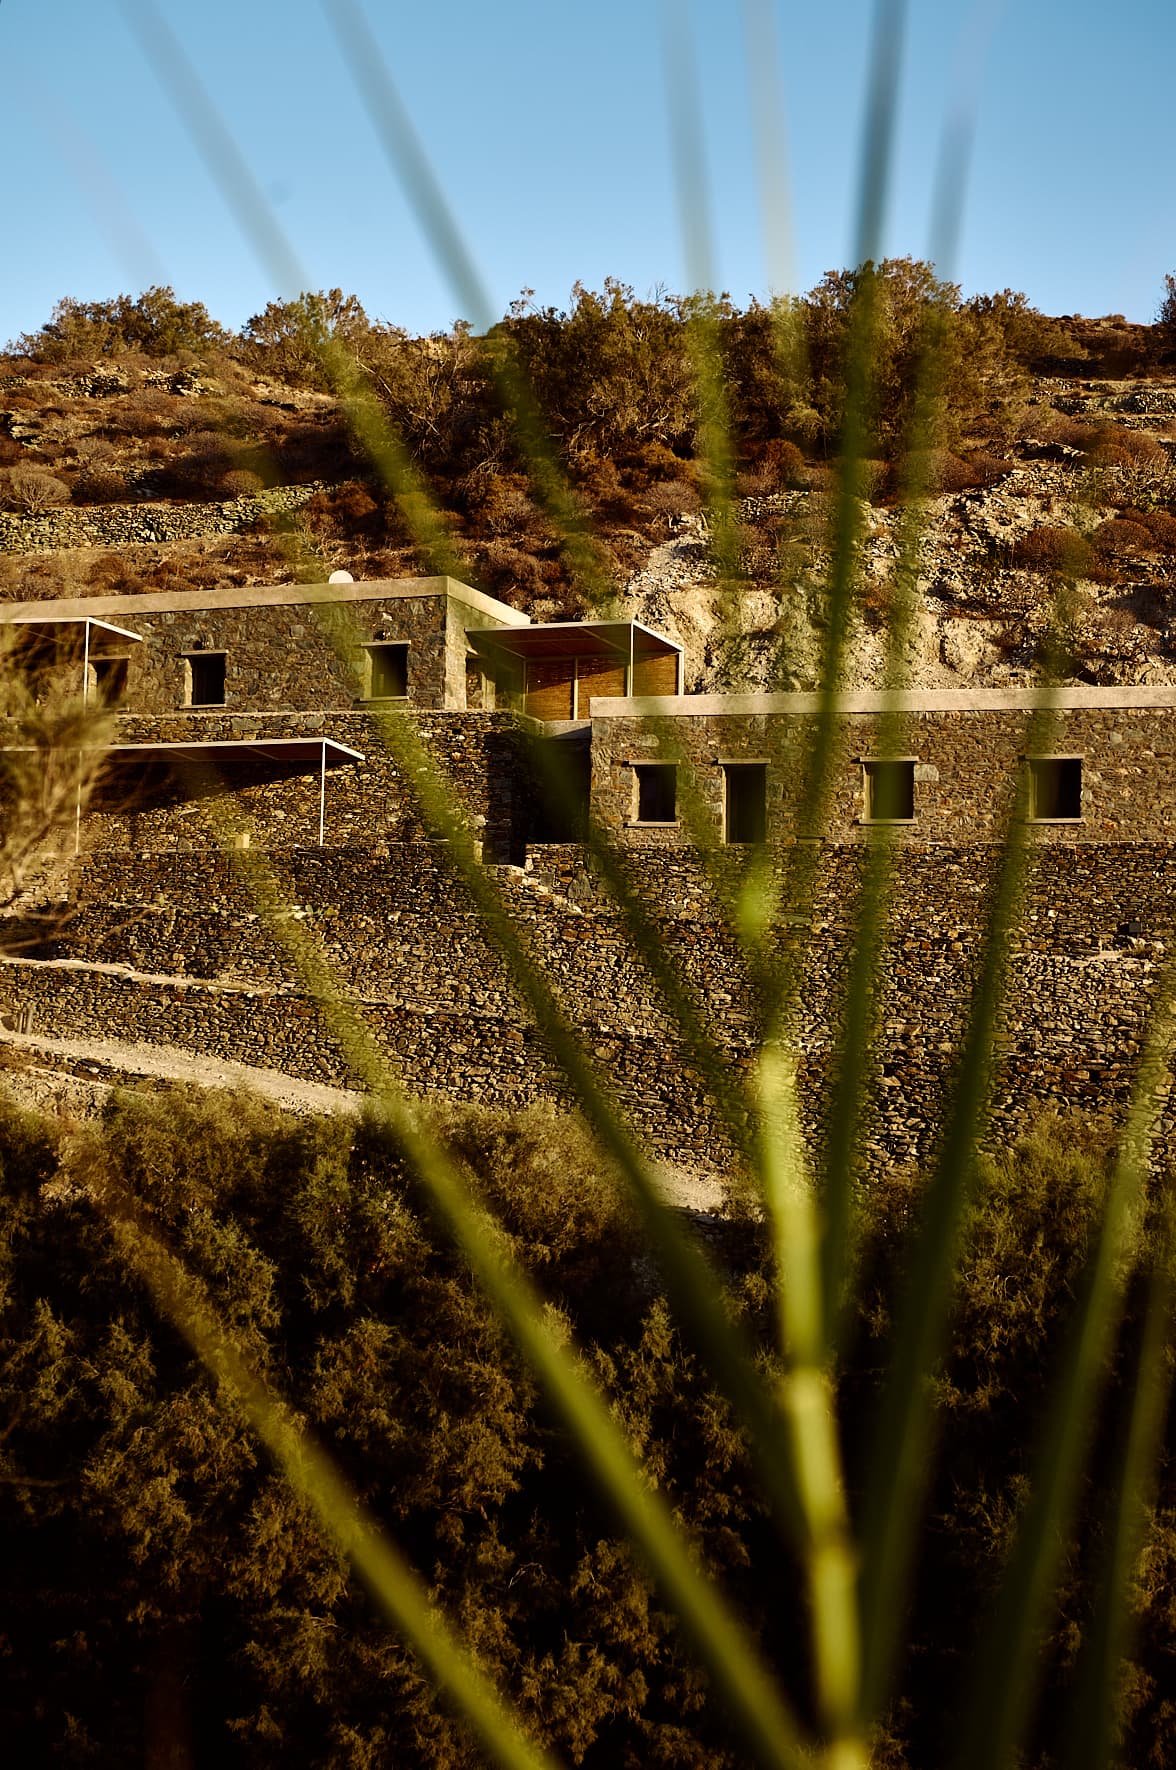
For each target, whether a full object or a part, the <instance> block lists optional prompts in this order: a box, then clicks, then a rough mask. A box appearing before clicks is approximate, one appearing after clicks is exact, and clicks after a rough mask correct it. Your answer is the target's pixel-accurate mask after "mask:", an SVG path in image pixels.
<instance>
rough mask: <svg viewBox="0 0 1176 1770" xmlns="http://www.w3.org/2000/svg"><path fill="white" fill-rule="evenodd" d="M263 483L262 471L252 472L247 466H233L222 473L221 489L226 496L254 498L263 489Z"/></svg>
mask: <svg viewBox="0 0 1176 1770" xmlns="http://www.w3.org/2000/svg"><path fill="white" fill-rule="evenodd" d="M263 483H264V482H263V480H262V477H261V475H260V473H250V471H249V469H248V468H247V467H231V468H230V469H229V471H228V472H227V473H225V474H222V476H221V482H220V489H221V491H222V492H223V493H224V495H225V497H226V498H252V497H254V496H256V494H257V493H258V492H260V491H261V489H262V485H263Z"/></svg>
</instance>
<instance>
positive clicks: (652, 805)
mask: <svg viewBox="0 0 1176 1770" xmlns="http://www.w3.org/2000/svg"><path fill="white" fill-rule="evenodd" d="M633 772H634V773H635V774H636V776H637V822H638V823H639V824H672V823H673V822H674V821H675V820H676V818H677V815H678V768H677V764H676V763H673V762H641V763H638V764H637V765H636V766H635V768H634V771H633Z"/></svg>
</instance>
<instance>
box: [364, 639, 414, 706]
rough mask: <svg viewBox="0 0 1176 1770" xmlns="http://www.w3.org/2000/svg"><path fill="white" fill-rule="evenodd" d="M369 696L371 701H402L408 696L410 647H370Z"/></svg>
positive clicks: (368, 651) (367, 647)
mask: <svg viewBox="0 0 1176 1770" xmlns="http://www.w3.org/2000/svg"><path fill="white" fill-rule="evenodd" d="M364 649H365V650H366V652H367V662H368V671H367V696H366V698H367V699H368V700H369V701H402V700H404V698H405V697H406V695H407V694H408V646H407V645H403V644H396V645H369V646H366V647H365V648H364Z"/></svg>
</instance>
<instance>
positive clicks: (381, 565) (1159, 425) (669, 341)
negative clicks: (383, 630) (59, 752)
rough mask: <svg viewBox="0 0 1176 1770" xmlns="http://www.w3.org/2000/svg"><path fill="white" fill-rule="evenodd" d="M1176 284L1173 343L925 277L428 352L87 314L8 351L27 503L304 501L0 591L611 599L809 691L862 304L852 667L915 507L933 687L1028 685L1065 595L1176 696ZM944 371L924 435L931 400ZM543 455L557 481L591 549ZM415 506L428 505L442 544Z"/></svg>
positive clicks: (37, 564)
mask: <svg viewBox="0 0 1176 1770" xmlns="http://www.w3.org/2000/svg"><path fill="white" fill-rule="evenodd" d="M1172 299H1173V297H1172V294H1171V291H1170V290H1169V292H1168V295H1167V297H1166V300H1165V301H1164V303H1163V304H1162V305H1161V309H1160V314H1159V316H1158V320H1157V324H1156V325H1154V326H1150V327H1149V326H1138V325H1129V324H1128V323H1127V322H1126V321H1124V320H1123V319H1122V317H1121V316H1109V317H1107V318H1104V319H1101V320H1084V319H1081V318H1079V317H1077V316H1067V317H1066V318H1064V319H1050V318H1047V317H1046V316H1044V315H1042V314H1040V313H1038V312H1036V311H1035V310H1034V309H1033V307H1032V306H1031V305H1030V303H1029V302H1028V301H1027V300H1026V298H1025V297H1024V296H1023V295H1019V294H1016V293H1014V292H1012V291H1009V290H1004V291H1002V292H1000V293H998V294H995V295H984V296H976V297H973V298H972V299H970V300H964V299H963V298H962V297H961V294H960V291H959V289H958V288H957V287H956V286H955V285H954V284H951V283H947V282H944V281H942V280H940V279H939V278H937V277H936V276H935V274H934V272H933V270H932V269H931V267H930V266H928V265H926V264H921V263H918V262H915V261H912V260H907V259H901V260H889V261H886V262H884V263H882V264H880V265H878V266H877V267H872V266H867V267H865V268H864V269H862V270H859V271H854V272H830V273H829V274H828V275H827V276H826V277H824V278H823V279H822V280H821V282H820V283H819V284H818V285H817V286H816V288H814V289H813V290H811V291H810V292H809V293H808V294H807V295H804V296H801V297H797V298H791V299H781V300H777V301H774V302H771V303H760V302H756V301H752V302H750V303H749V304H748V306H746V307H745V308H739V307H737V306H736V305H735V304H734V303H732V302H731V301H730V300H729V299H728V298H727V297H726V296H720V297H713V296H705V297H700V296H695V297H677V296H670V295H658V296H654V297H651V298H648V299H642V298H639V297H638V296H636V295H635V294H634V293H633V291H632V290H631V289H628V288H626V287H625V286H623V285H621V284H619V283H616V282H612V281H609V282H606V284H605V286H604V289H603V290H601V291H598V292H594V291H591V290H588V289H584V288H579V287H578V288H577V289H576V290H575V291H574V292H573V297H572V300H571V302H570V304H569V306H568V308H567V309H566V310H563V311H557V310H555V309H553V308H537V307H536V306H535V305H534V304H533V303H532V302H531V301H530V300H529V298H527V297H526V296H524V298H522V299H521V300H520V301H518V302H516V303H515V304H514V305H513V306H512V308H511V310H510V312H509V313H508V314H507V315H506V316H505V317H504V318H503V320H502V321H501V322H500V323H499V325H497V326H496V327H494V328H493V329H492V330H491V331H490V332H489V333H488V334H487V335H486V336H484V337H478V336H475V335H474V334H473V333H471V332H470V331H469V329H468V328H466V327H464V326H461V325H459V326H455V327H454V328H453V330H452V331H450V332H448V333H445V334H439V335H435V336H432V337H426V338H417V337H412V336H410V335H409V334H408V333H406V332H405V331H403V330H402V329H401V328H398V327H396V326H394V325H392V324H389V323H387V322H384V321H376V320H372V319H371V318H370V317H369V316H368V315H367V314H366V313H365V312H364V309H363V307H362V306H361V305H360V303H359V302H358V301H357V300H356V299H355V297H354V296H346V295H344V294H343V293H342V292H341V291H339V290H332V291H329V292H326V293H321V292H320V293H318V294H305V295H302V296H300V297H299V298H298V299H297V300H294V301H284V302H273V303H271V304H270V305H269V306H268V307H267V308H266V310H265V311H264V313H261V314H258V315H256V316H254V318H253V319H251V320H250V321H249V322H248V324H247V325H246V326H245V327H244V328H243V329H242V331H241V332H240V333H231V332H229V331H227V330H226V329H225V328H223V327H222V326H220V325H219V324H218V323H217V322H216V321H215V320H214V319H213V318H212V317H211V316H210V315H209V314H208V312H207V311H206V309H205V308H204V307H203V306H202V305H201V304H200V303H199V302H182V301H179V300H178V299H177V298H176V297H175V295H174V293H173V292H172V291H171V290H170V289H159V288H157V289H150V290H148V291H146V292H145V293H144V294H143V295H140V296H139V297H137V298H131V297H129V296H119V297H118V298H117V299H115V300H112V301H98V302H82V301H76V300H64V301H62V302H60V303H59V304H58V306H57V307H56V308H55V310H54V312H53V314H52V316H51V317H50V319H49V320H48V321H47V323H46V324H45V325H44V326H43V327H42V328H41V329H40V330H39V331H37V332H35V333H32V334H29V335H27V336H25V337H22V338H20V339H18V340H16V341H14V342H13V344H12V345H10V347H9V352H8V354H7V355H6V356H5V357H3V358H0V509H3V508H7V509H8V510H9V511H11V512H13V513H15V514H18V515H21V514H23V515H24V516H25V517H33V516H37V515H38V514H44V513H46V512H48V513H52V512H53V511H55V510H58V511H67V512H68V511H70V510H78V511H81V512H87V511H90V512H93V511H95V510H97V511H101V509H102V508H103V507H111V506H113V507H117V508H126V509H129V510H132V511H133V510H134V509H136V508H139V507H141V506H142V505H144V504H145V503H150V504H157V503H163V504H171V505H178V506H181V507H187V508H190V507H192V506H199V505H201V504H217V505H218V506H219V505H223V504H225V503H226V501H231V500H240V499H248V498H249V497H250V496H251V495H252V494H255V493H257V492H259V491H262V490H263V489H264V488H271V487H282V488H291V487H292V488H295V489H297V488H303V494H302V496H301V503H300V505H299V507H298V509H297V510H296V511H290V510H286V511H283V512H280V513H277V514H275V513H273V512H267V511H265V510H264V509H261V508H259V509H257V510H254V509H253V508H252V507H250V509H249V511H248V512H247V513H246V514H244V515H242V516H241V517H240V519H239V520H238V521H236V522H235V523H233V524H230V525H228V526H231V527H235V529H236V532H234V533H233V534H231V535H229V536H225V535H213V536H210V537H209V538H206V539H199V540H187V541H184V540H177V541H174V542H170V543H164V542H160V541H159V540H158V537H156V538H154V539H153V538H151V537H150V535H148V536H147V537H146V539H144V540H143V541H142V542H140V541H139V540H138V539H134V540H132V541H130V542H127V543H125V544H124V541H123V539H121V538H120V539H118V540H117V541H115V542H112V543H110V544H107V545H105V546H103V545H101V544H98V543H93V544H91V543H89V542H87V541H82V540H77V541H72V542H71V540H70V539H69V537H68V535H67V536H66V537H65V538H64V539H57V540H54V539H53V538H52V536H50V538H49V539H48V540H47V541H46V540H45V539H44V538H35V539H33V540H30V541H29V542H28V543H27V544H28V546H29V547H30V548H31V549H32V550H31V551H30V552H28V553H27V554H24V553H22V551H21V542H20V535H19V531H14V532H13V533H14V538H12V539H9V540H8V542H7V543H6V545H7V549H8V550H7V552H5V553H0V594H5V595H9V596H16V595H21V596H54V595H67V594H68V595H76V594H87V593H101V592H110V591H114V592H134V591H135V590H137V589H149V588H150V589H164V588H169V587H172V588H180V587H188V588H201V587H204V586H209V587H211V586H213V585H217V584H238V585H244V584H249V583H258V582H267V583H268V582H280V581H283V580H288V579H289V578H291V577H295V578H313V577H316V576H321V575H322V574H323V571H324V566H326V567H328V568H333V567H335V566H345V567H347V568H348V569H349V570H351V571H352V573H353V575H355V576H356V577H380V576H404V575H412V574H414V573H418V572H425V573H427V572H431V571H437V570H448V571H452V572H455V573H456V574H458V575H460V576H462V577H464V578H466V579H467V581H470V582H472V583H474V584H477V585H479V586H480V587H481V588H483V589H486V590H488V591H490V592H492V593H493V594H496V595H499V596H502V597H503V598H504V599H506V600H509V601H510V602H512V603H514V604H516V605H517V606H520V607H522V608H524V609H526V610H528V611H529V612H531V613H532V614H533V615H535V616H536V617H537V618H540V619H545V618H553V617H554V618H559V617H568V616H575V615H579V614H582V613H584V612H585V610H586V608H587V606H588V599H589V598H590V597H594V598H596V599H597V600H599V599H600V598H601V597H604V598H605V599H609V598H612V599H619V600H620V601H621V602H622V603H625V604H626V605H627V607H628V609H629V612H631V613H633V614H636V615H637V616H638V617H639V618H643V619H647V620H650V621H652V622H653V623H654V624H658V625H661V626H662V627H664V628H665V629H666V630H667V631H669V632H671V633H672V634H674V635H675V636H676V637H679V638H681V639H682V640H683V641H684V643H685V644H686V647H687V664H688V680H689V682H690V683H691V685H692V686H709V687H720V688H721V687H734V686H744V685H745V684H750V685H753V686H754V685H756V684H757V683H759V682H760V681H761V680H762V681H763V682H764V684H765V685H766V684H767V683H768V682H769V681H779V682H783V683H785V684H786V683H788V682H790V681H791V682H795V683H797V684H802V683H807V682H809V681H810V680H811V676H812V669H811V662H810V660H809V658H808V653H809V652H810V651H811V650H812V649H813V644H814V642H815V638H814V636H817V635H819V632H820V628H821V622H822V619H823V615H822V597H823V592H824V584H825V579H826V575H827V565H828V553H827V541H828V530H829V524H830V520H831V514H832V511H833V508H834V505H835V495H836V489H837V483H838V470H839V458H840V449H841V442H842V428H843V424H844V417H845V386H846V377H847V372H848V369H849V359H850V355H851V351H852V346H851V340H852V337H853V329H854V326H855V324H856V323H857V322H858V319H860V316H861V313H862V311H863V306H867V307H868V308H869V310H870V311H871V312H872V314H873V324H872V332H871V340H872V341H871V351H870V364H871V366H870V372H869V377H868V380H869V396H868V400H867V423H866V427H865V434H864V435H863V436H862V437H861V439H860V441H861V445H862V448H863V450H864V455H865V459H864V461H863V462H862V465H861V470H860V475H859V489H860V491H861V492H862V493H863V495H864V496H865V498H866V499H867V500H868V514H867V516H866V518H865V520H864V522H863V531H862V538H863V545H864V547H865V554H864V556H863V559H864V566H865V574H864V588H863V594H862V599H861V609H860V615H861V622H862V632H861V635H860V637H861V641H862V643H861V645H860V646H859V648H858V650H859V652H860V653H861V661H860V662H859V664H858V665H857V666H856V668H857V669H858V673H859V675H860V677H861V679H862V680H863V681H866V680H871V679H872V675H871V672H874V673H876V670H877V668H878V662H877V658H876V657H873V656H872V654H871V650H870V648H871V645H873V649H874V651H875V652H876V651H877V649H878V647H877V644H876V643H875V642H874V641H873V640H872V639H871V636H870V635H871V631H874V632H875V633H876V632H879V631H881V630H882V628H883V627H884V625H885V617H886V610H887V607H888V606H889V604H888V594H889V593H888V589H887V581H888V573H889V570H890V563H889V562H890V561H891V559H892V558H893V555H894V553H895V551H896V546H895V529H896V521H897V510H898V506H899V504H900V503H901V500H902V497H903V494H904V492H906V491H908V490H909V489H910V488H911V487H914V488H915V489H916V490H917V491H918V493H919V494H920V496H921V497H922V499H923V501H924V509H925V514H926V537H925V561H924V564H923V566H922V568H921V579H922V583H921V590H922V591H924V592H925V593H924V598H923V602H922V604H921V605H920V608H919V610H918V611H917V620H916V628H918V626H919V623H920V622H921V623H922V629H923V632H922V637H921V638H920V637H919V634H918V633H916V641H917V643H916V645H915V655H914V657H913V659H912V669H913V671H914V674H915V676H916V679H918V680H926V682H927V683H928V685H935V683H937V682H938V681H939V680H940V677H941V676H943V675H944V672H946V678H945V679H952V680H954V679H956V678H957V677H958V675H959V674H960V673H961V672H962V673H964V674H967V673H969V672H971V673H973V674H977V675H978V676H980V675H982V676H983V678H984V679H985V680H992V681H1001V680H1010V681H1016V680H1022V679H1024V677H1025V673H1026V672H1027V671H1028V670H1030V669H1031V668H1032V665H1033V663H1034V660H1035V658H1036V657H1037V655H1038V651H1039V648H1040V644H1041V641H1042V632H1043V628H1044V626H1045V625H1046V624H1048V619H1052V615H1050V616H1047V613H1046V609H1047V605H1049V606H1050V607H1051V608H1052V606H1053V602H1054V600H1055V592H1056V589H1057V586H1058V584H1059V583H1062V582H1065V583H1067V584H1068V585H1070V586H1071V589H1070V591H1068V592H1067V595H1068V600H1067V601H1066V602H1065V608H1066V611H1067V618H1068V620H1069V626H1070V629H1071V638H1072V640H1073V644H1074V650H1075V655H1076V658H1077V659H1078V663H1077V665H1076V669H1077V671H1078V673H1079V674H1086V675H1088V676H1089V677H1090V679H1093V680H1118V679H1121V678H1122V677H1123V675H1124V674H1130V675H1133V676H1134V677H1135V678H1138V677H1139V675H1140V673H1141V672H1143V673H1144V674H1145V676H1146V679H1149V680H1150V679H1163V680H1168V679H1169V677H1170V675H1171V674H1172V672H1173V670H1176V653H1172V652H1171V648H1170V646H1169V641H1168V625H1169V612H1170V609H1171V608H1172V606H1173V603H1174V598H1176V468H1174V465H1173V461H1174V454H1173V445H1174V429H1176V320H1174V319H1173V315H1172V312H1171V311H1170V310H1171V305H1172ZM929 353H930V355H929ZM929 361H931V362H933V365H934V373H933V376H932V380H933V381H934V384H935V386H936V388H937V390H938V394H939V398H938V400H937V402H936V405H935V408H934V414H933V416H932V417H931V418H928V417H927V415H926V414H925V413H919V412H917V410H916V406H917V396H918V392H919V389H920V387H921V386H922V385H924V384H925V382H926V368H927V364H928V362H929ZM707 364H709V365H710V367H709V368H708V367H707V366H706V365H707ZM711 370H716V371H717V373H715V374H712V373H711ZM520 388H525V389H526V390H528V391H527V393H526V396H525V397H520V392H519V390H520ZM357 396H361V397H360V404H359V406H358V407H357V406H356V404H355V400H356V397H357ZM365 402H366V404H365ZM373 420H375V421H378V422H379V423H386V424H387V425H388V426H390V427H391V431H392V434H393V437H394V438H395V439H396V441H395V446H394V451H393V452H394V455H395V460H393V462H392V477H391V483H389V479H388V477H387V475H386V473H385V472H383V471H382V470H377V467H376V466H374V465H373V456H372V435H371V425H372V421H373ZM916 445H917V446H916ZM536 448H538V449H539V450H540V451H541V452H542V451H547V452H548V454H549V455H550V458H551V461H552V462H553V463H557V464H558V468H559V469H560V471H561V472H562V474H563V475H564V476H565V477H566V481H567V483H568V485H569V486H570V490H571V498H572V506H571V508H572V510H573V511H574V512H578V513H579V519H580V539H579V540H577V539H576V538H575V536H573V538H572V539H571V540H569V536H568V530H567V519H568V515H569V510H568V506H567V505H566V503H561V496H562V494H560V493H559V491H558V489H557V488H556V486H555V481H554V479H553V475H552V472H551V470H550V469H549V468H547V467H543V466H540V467H539V468H538V469H537V468H536V465H535V452H536ZM397 451H399V452H397ZM383 465H384V466H387V462H386V461H385V462H384V464H383ZM423 500H427V501H428V502H429V503H431V505H432V506H433V508H434V510H435V512H436V520H435V521H434V522H433V523H432V524H431V526H430V525H426V526H425V528H422V525H421V523H420V521H419V518H420V514H421V510H422V508H423ZM1006 507H1007V508H1006ZM244 509H245V507H244V506H242V510H244ZM994 513H995V514H994ZM2 520H3V518H2V517H0V521H2ZM716 572H718V573H719V576H720V577H721V578H722V580H723V582H724V583H725V584H726V585H727V586H728V587H730V586H732V585H733V586H734V587H737V588H739V589H741V590H743V591H744V592H746V596H745V598H744V607H743V608H742V609H741V610H740V614H739V619H738V620H737V621H736V623H735V625H736V627H738V626H739V624H740V622H742V625H743V629H744V631H743V633H742V634H739V633H736V636H735V642H734V644H733V647H732V646H731V645H728V648H727V650H726V651H724V650H723V649H722V647H721V646H719V645H718V643H717V642H716V641H715V640H714V638H713V636H712V634H711V629H712V628H713V626H714V624H715V621H716V619H718V614H717V612H716V611H717V607H718V605H717V604H716V606H715V607H713V608H712V606H711V604H712V602H713V601H714V598H713V596H712V593H711V591H710V590H708V588H707V585H708V583H710V582H711V581H713V580H714V578H715V574H716ZM667 583H669V585H670V588H671V590H673V589H675V588H677V587H684V588H685V590H686V591H687V592H688V594H686V595H685V596H684V597H676V596H675V595H674V594H667V593H666V590H667ZM719 601H720V602H721V601H722V596H721V595H720V598H719ZM723 608H724V609H725V611H726V613H725V616H724V619H725V620H726V623H727V625H728V626H730V624H731V623H730V615H731V605H730V601H729V598H728V600H727V601H726V602H725V603H723ZM961 621H962V622H964V623H965V625H964V626H960V624H959V623H960V622H961ZM952 622H955V629H954V630H953V631H950V632H949V631H947V630H946V629H945V623H947V624H949V625H950V623H952ZM782 641H784V642H786V643H782ZM920 648H921V649H920ZM937 672H938V674H937ZM1149 673H1150V674H1149Z"/></svg>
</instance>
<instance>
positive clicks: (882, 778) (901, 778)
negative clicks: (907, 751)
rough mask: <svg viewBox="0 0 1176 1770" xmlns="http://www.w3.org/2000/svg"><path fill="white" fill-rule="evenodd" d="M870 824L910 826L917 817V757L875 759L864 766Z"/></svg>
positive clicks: (864, 814) (865, 817)
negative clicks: (901, 824) (908, 824)
mask: <svg viewBox="0 0 1176 1770" xmlns="http://www.w3.org/2000/svg"><path fill="white" fill-rule="evenodd" d="M862 774H863V777H864V787H865V803H864V809H863V812H862V818H863V821H864V822H865V823H868V824H895V823H903V824H905V823H910V822H911V821H912V819H913V818H914V815H915V759H914V757H913V756H874V757H871V759H870V760H869V761H868V762H863V763H862Z"/></svg>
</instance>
